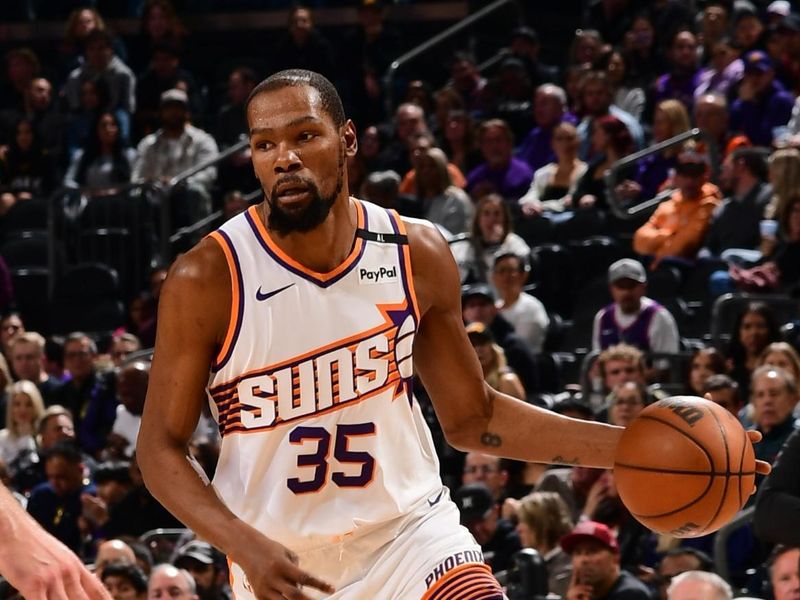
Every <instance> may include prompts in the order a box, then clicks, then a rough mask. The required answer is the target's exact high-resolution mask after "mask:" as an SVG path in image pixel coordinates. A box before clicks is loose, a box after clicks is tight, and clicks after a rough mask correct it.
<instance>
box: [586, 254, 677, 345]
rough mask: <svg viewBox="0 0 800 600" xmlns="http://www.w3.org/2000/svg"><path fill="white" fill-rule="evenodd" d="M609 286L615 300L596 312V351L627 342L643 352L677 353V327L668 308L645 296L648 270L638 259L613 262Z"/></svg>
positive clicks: (593, 335) (593, 342) (594, 341)
mask: <svg viewBox="0 0 800 600" xmlns="http://www.w3.org/2000/svg"><path fill="white" fill-rule="evenodd" d="M608 285H609V291H610V292H611V298H612V299H613V302H612V303H611V304H609V305H608V306H606V307H605V308H603V309H601V310H599V311H598V313H597V315H595V318H594V326H593V328H592V348H593V349H594V350H605V349H606V348H608V347H610V346H614V345H616V344H619V343H625V344H630V345H631V346H635V347H636V348H639V349H640V350H642V351H643V352H661V353H668V354H675V353H677V352H678V346H679V341H680V337H679V335H678V326H677V325H676V323H675V319H674V318H673V317H672V315H671V314H670V312H669V311H668V310H667V309H666V308H664V307H663V306H661V305H660V304H659V303H658V302H656V301H655V300H653V299H651V298H648V297H647V296H645V293H646V292H647V273H646V272H645V269H644V267H643V266H642V264H641V263H640V262H639V261H637V260H634V259H632V258H623V259H620V260H618V261H617V262H615V263H613V264H612V265H611V266H610V267H609V268H608Z"/></svg>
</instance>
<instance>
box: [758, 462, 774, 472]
mask: <svg viewBox="0 0 800 600" xmlns="http://www.w3.org/2000/svg"><path fill="white" fill-rule="evenodd" d="M770 471H772V465H771V464H769V463H768V462H766V461H763V460H757V461H756V473H758V474H759V475H769V474H770Z"/></svg>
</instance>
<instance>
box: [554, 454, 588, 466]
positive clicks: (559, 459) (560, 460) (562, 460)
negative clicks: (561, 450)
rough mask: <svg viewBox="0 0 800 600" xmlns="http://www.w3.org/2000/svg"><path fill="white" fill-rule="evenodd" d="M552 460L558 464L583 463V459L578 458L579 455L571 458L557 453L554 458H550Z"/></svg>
mask: <svg viewBox="0 0 800 600" xmlns="http://www.w3.org/2000/svg"><path fill="white" fill-rule="evenodd" d="M550 462H551V463H552V464H557V465H580V464H581V461H579V460H578V457H577V456H576V457H575V458H573V459H571V460H570V459H569V458H564V457H563V456H561V455H560V454H556V455H555V456H554V457H553V458H552V459H550Z"/></svg>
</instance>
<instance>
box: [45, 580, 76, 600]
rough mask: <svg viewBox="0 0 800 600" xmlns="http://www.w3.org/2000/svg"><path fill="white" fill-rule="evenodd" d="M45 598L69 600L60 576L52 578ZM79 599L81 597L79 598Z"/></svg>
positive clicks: (49, 599) (48, 599)
mask: <svg viewBox="0 0 800 600" xmlns="http://www.w3.org/2000/svg"><path fill="white" fill-rule="evenodd" d="M84 597H85V596H84ZM47 600H70V597H69V596H68V595H67V592H66V590H64V584H63V582H62V580H61V579H60V578H56V579H54V580H53V582H52V583H51V584H50V587H48V588H47ZM79 600H82V599H80V598H79Z"/></svg>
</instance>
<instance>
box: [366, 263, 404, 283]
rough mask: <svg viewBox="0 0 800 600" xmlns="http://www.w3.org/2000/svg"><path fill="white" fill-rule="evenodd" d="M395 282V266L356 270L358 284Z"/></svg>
mask: <svg viewBox="0 0 800 600" xmlns="http://www.w3.org/2000/svg"><path fill="white" fill-rule="evenodd" d="M396 281H397V265H393V266H391V267H378V268H377V269H366V268H364V267H361V268H360V269H359V270H358V283H362V284H363V283H394V282H396Z"/></svg>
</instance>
